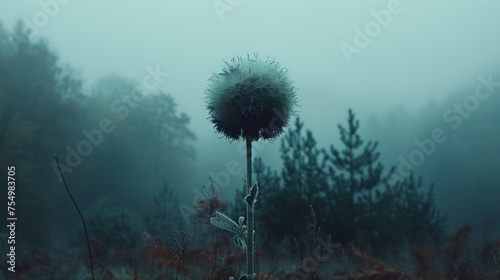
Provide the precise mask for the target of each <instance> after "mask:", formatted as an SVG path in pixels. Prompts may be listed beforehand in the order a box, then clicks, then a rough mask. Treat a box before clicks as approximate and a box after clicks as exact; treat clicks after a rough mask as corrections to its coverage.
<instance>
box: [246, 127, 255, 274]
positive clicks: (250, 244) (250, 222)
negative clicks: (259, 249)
mask: <svg viewBox="0 0 500 280" xmlns="http://www.w3.org/2000/svg"><path fill="white" fill-rule="evenodd" d="M252 141H253V139H252V137H250V136H247V138H246V142H247V195H250V188H251V187H252ZM246 204H247V252H246V255H247V256H246V257H247V275H252V274H253V273H254V240H253V237H254V236H253V226H254V212H253V211H254V203H253V201H251V202H248V201H247V202H246ZM252 279H253V278H252Z"/></svg>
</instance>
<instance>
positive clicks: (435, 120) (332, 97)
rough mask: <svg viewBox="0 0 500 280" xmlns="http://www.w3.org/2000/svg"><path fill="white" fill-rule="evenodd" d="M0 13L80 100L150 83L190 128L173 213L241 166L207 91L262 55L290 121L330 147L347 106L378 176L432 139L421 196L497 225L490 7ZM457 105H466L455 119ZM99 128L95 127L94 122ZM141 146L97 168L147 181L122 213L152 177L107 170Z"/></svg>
mask: <svg viewBox="0 0 500 280" xmlns="http://www.w3.org/2000/svg"><path fill="white" fill-rule="evenodd" d="M0 5H1V8H0V20H1V21H2V23H3V25H4V27H5V28H6V29H8V30H11V29H12V28H13V27H14V26H15V24H16V22H18V21H22V22H23V23H24V24H25V26H26V27H28V29H30V30H31V32H32V34H31V35H30V37H29V38H28V39H29V41H33V42H35V41H37V40H39V39H44V40H46V41H47V43H48V44H49V47H50V48H51V49H52V50H53V51H54V52H55V53H57V54H58V56H59V61H60V62H61V64H67V65H69V66H70V67H71V68H73V69H74V70H75V71H76V72H77V77H79V78H80V79H81V80H82V82H83V83H82V88H83V89H82V92H83V94H85V95H91V94H92V92H93V91H95V86H96V84H98V83H99V81H100V79H102V78H104V77H108V76H109V75H112V74H116V75H120V76H123V77H126V78H128V79H130V80H133V81H135V82H137V83H139V84H141V83H142V82H143V81H144V79H145V77H147V76H148V75H152V76H153V78H156V81H158V82H159V88H160V89H161V90H162V91H164V92H165V93H168V94H170V96H172V98H173V99H174V102H175V103H176V104H177V107H176V110H177V112H181V113H182V112H183V113H185V114H186V115H187V116H188V117H189V118H190V121H189V124H188V125H187V127H188V128H189V129H190V130H191V132H192V133H193V134H194V135H195V137H196V140H193V141H192V146H193V149H194V154H195V156H194V157H193V159H191V163H190V165H191V167H190V169H189V171H186V174H182V176H177V177H175V178H174V179H171V180H170V181H171V182H173V183H171V185H175V186H174V187H175V188H176V191H177V192H178V194H179V198H180V201H181V202H182V203H185V204H187V205H191V204H192V203H193V202H192V201H193V197H196V192H197V191H196V190H195V189H196V188H197V189H201V187H202V186H203V185H205V184H207V182H208V180H209V177H210V176H211V177H215V178H216V177H217V176H218V175H217V174H219V172H221V171H225V170H226V169H227V163H228V162H230V161H232V160H235V161H236V162H237V164H238V165H239V166H241V168H242V170H245V157H244V152H243V151H244V149H243V147H244V142H238V141H234V142H232V143H231V142H230V141H229V140H227V139H225V138H224V137H223V136H222V135H221V134H217V133H216V132H215V131H214V129H213V124H212V123H211V122H210V120H209V119H208V117H209V114H208V110H207V108H206V105H207V104H206V99H205V88H206V87H207V85H208V79H209V78H210V76H211V75H212V73H219V72H221V69H222V68H223V66H224V61H230V60H231V59H232V58H233V57H236V56H242V57H246V56H247V54H250V55H253V53H258V55H259V57H264V58H265V57H267V56H268V57H270V58H274V59H276V60H277V61H278V62H280V63H281V65H282V66H283V67H286V68H287V69H288V70H289V71H288V75H289V78H290V79H291V80H293V81H294V85H295V87H296V88H297V100H298V105H299V107H298V108H297V113H296V116H295V117H294V118H293V119H292V120H291V122H290V123H291V124H293V123H294V121H295V118H296V117H300V119H301V121H303V122H304V123H305V129H309V130H311V131H312V132H313V134H314V136H315V138H316V140H317V142H318V146H319V147H320V148H328V146H329V145H331V144H334V145H339V144H340V136H339V131H338V128H337V125H338V124H342V125H344V126H345V125H346V121H347V116H348V109H352V110H353V112H354V113H355V114H356V116H357V118H358V119H359V121H360V131H361V135H362V137H363V140H364V141H366V142H368V141H371V140H373V141H378V142H379V151H380V153H381V160H382V163H383V164H384V166H385V168H386V170H388V169H389V167H390V166H396V168H398V166H399V167H400V171H401V170H403V169H404V168H405V167H401V164H402V163H401V162H402V161H401V157H402V158H403V159H404V160H406V161H409V157H410V154H411V152H412V151H414V150H418V149H419V146H418V145H417V144H416V143H415V140H420V142H422V141H423V139H427V138H429V139H433V144H432V146H433V147H434V148H432V149H431V147H430V146H427V149H428V150H427V152H426V151H422V152H421V153H423V154H425V161H424V162H423V163H419V164H413V170H414V172H415V173H416V174H417V175H419V176H420V175H421V176H422V178H423V181H424V185H425V186H428V185H429V184H430V183H431V182H435V184H436V186H435V194H436V199H437V202H438V207H439V208H440V209H441V210H442V211H444V212H445V213H448V216H449V219H450V222H451V225H452V227H457V226H460V225H463V224H465V223H483V222H486V221H488V220H489V221H491V222H494V223H497V224H498V213H499V211H500V207H498V201H500V197H499V195H500V191H499V188H500V178H499V177H498V167H499V166H500V165H499V164H500V161H499V159H498V155H500V147H499V144H500V142H499V140H500V115H499V114H498V112H497V111H498V105H499V104H500V96H499V92H500V87H499V84H498V82H497V81H500V51H499V50H500V34H499V33H498V31H499V28H500V17H499V16H498V12H499V11H500V2H496V1H461V2H457V1H451V0H446V1H422V0H413V1H411V0H401V1H397V0H384V1H379V0H377V1H363V2H362V1H284V0H280V1H245V0H238V1H234V0H231V1H229V0H227V1H225V0H216V1H193V0H191V1H90V0H89V1H70V0H65V1H62V0H61V1H58V0H54V1H6V0H0ZM11 39H12V38H11ZM18 40H19V39H18ZM14 41H15V38H14ZM11 43H12V42H11ZM14 45H15V42H14ZM14 47H15V46H14ZM155 75H156V76H155ZM479 85H482V88H481V89H480V90H479V92H480V93H479V95H477V93H476V91H477V87H478V86H479ZM467 96H469V97H470V96H472V97H470V98H469V99H464V98H466V97H467ZM464 100H465V101H464ZM467 102H469V103H467ZM476 103H477V104H476ZM456 104H459V105H460V104H462V105H461V106H462V107H465V108H469V109H470V108H472V109H470V110H468V111H467V109H464V110H466V112H465V113H463V114H462V113H460V112H458V109H457V107H454V106H455V105H456ZM102 106H103V108H105V107H109V106H110V104H108V103H106V104H102ZM488 106H489V107H488ZM103 110H104V109H103ZM483 110H484V111H483ZM465 114H466V116H465ZM100 118H102V116H100V115H99V116H93V117H92V119H94V122H95V123H96V125H97V124H98V123H99V120H100ZM90 128H91V127H89V129H90ZM436 129H437V131H435V130H436ZM117 132H118V130H117ZM444 139H446V140H444ZM439 141H441V142H439ZM280 143H281V140H280V139H279V138H278V139H277V140H276V141H274V142H272V143H269V142H262V143H260V142H259V143H258V144H257V148H256V149H255V150H256V151H255V152H256V153H255V156H256V157H263V158H264V160H265V162H266V164H267V165H269V166H271V167H272V168H273V169H275V170H279V169H280V168H281V164H282V161H281V159H280V153H279V147H280ZM68 144H71V143H68ZM124 145H125V144H124ZM481 147H482V148H484V149H487V151H486V150H481V151H479V150H478V149H480V148H481ZM62 148H63V147H62ZM62 148H61V150H62ZM144 149H145V148H144V147H141V146H140V144H139V145H131V146H130V147H129V151H130V154H131V155H133V156H128V157H125V156H123V155H120V156H117V155H113V153H112V152H111V154H106V155H100V157H101V158H102V159H101V160H100V162H101V163H102V165H100V166H99V168H100V169H102V170H107V168H110V169H109V170H110V171H109V172H112V174H115V175H116V178H119V179H117V180H116V181H114V182H113V181H110V182H108V183H109V184H126V183H127V182H132V181H133V182H136V183H137V184H138V185H140V184H141V182H142V183H144V185H141V186H138V188H140V189H136V190H131V189H130V187H127V189H126V190H122V192H121V193H120V194H119V197H121V199H123V200H124V201H127V202H128V203H131V204H134V203H132V202H131V201H133V196H135V195H137V196H138V197H140V198H141V200H140V201H139V202H135V204H136V205H135V206H136V207H139V206H138V205H137V204H141V203H144V201H146V199H147V197H148V195H151V194H153V193H155V192H156V191H157V190H158V189H160V184H161V183H159V182H160V181H161V180H160V179H159V180H154V181H153V182H151V181H149V179H148V177H151V176H152V175H151V174H144V176H145V177H146V178H142V179H141V178H137V177H136V176H135V175H134V176H130V177H133V178H129V177H124V176H121V175H120V170H114V169H112V168H117V167H116V166H114V164H113V163H114V162H113V161H114V160H116V161H117V162H131V161H133V162H134V164H131V165H134V166H141V165H145V164H148V162H149V161H150V160H149V158H148V157H147V156H146V155H145V154H142V152H143V150H144ZM424 149H425V148H424ZM430 149H431V150H432V151H430ZM149 152H151V151H149ZM151 153H152V154H154V152H151ZM423 154H422V155H423ZM92 156H93V155H90V156H89V157H92ZM96 156H97V155H96ZM122 156H123V157H122ZM452 156H453V157H452ZM107 159H109V161H110V162H109V163H106V160H107ZM469 161H470V162H469ZM410 164H411V163H410ZM48 165H50V162H49V163H48ZM113 166H114V167H113ZM165 166H168V165H165ZM172 168H173V169H172V170H174V169H175V168H176V166H172ZM406 168H407V167H406ZM176 170H177V169H176ZM179 170H180V169H179ZM186 170H187V169H186ZM155 172H159V173H160V174H161V173H162V172H165V174H169V176H173V175H172V173H175V172H177V171H175V172H174V171H168V170H165V171H162V170H157V171H155ZM169 172H170V173H169ZM396 172H398V169H396ZM402 172H403V171H402ZM243 174H244V172H241V175H243ZM177 175H179V174H177ZM241 175H240V174H238V175H234V176H233V175H232V176H230V178H229V182H228V183H227V185H228V186H227V187H225V188H223V189H221V191H220V192H221V193H220V195H221V196H222V197H224V198H225V199H228V200H232V199H233V197H234V192H235V189H237V188H241V187H242V184H243V183H242V179H241ZM68 176H71V175H70V174H68ZM110 176H111V175H110ZM113 176H114V175H113ZM155 176H156V175H155ZM160 177H161V176H157V177H155V178H160ZM182 177H183V178H182ZM165 179H167V181H169V178H165ZM106 180H108V179H106ZM82 184H83V183H82ZM153 184H154V186H152V185H153ZM264 187H265V186H264ZM113 189H115V190H116V189H119V188H118V187H114V188H113ZM141 193H142V194H144V195H143V196H141ZM93 194H95V195H96V196H97V195H98V192H93ZM126 194H130V196H132V198H131V197H129V198H128V199H125V197H127V195H126ZM61 198H63V196H61ZM455 198H456V199H455ZM467 198H468V199H469V200H467ZM68 205H69V204H68ZM68 207H69V206H68Z"/></svg>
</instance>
